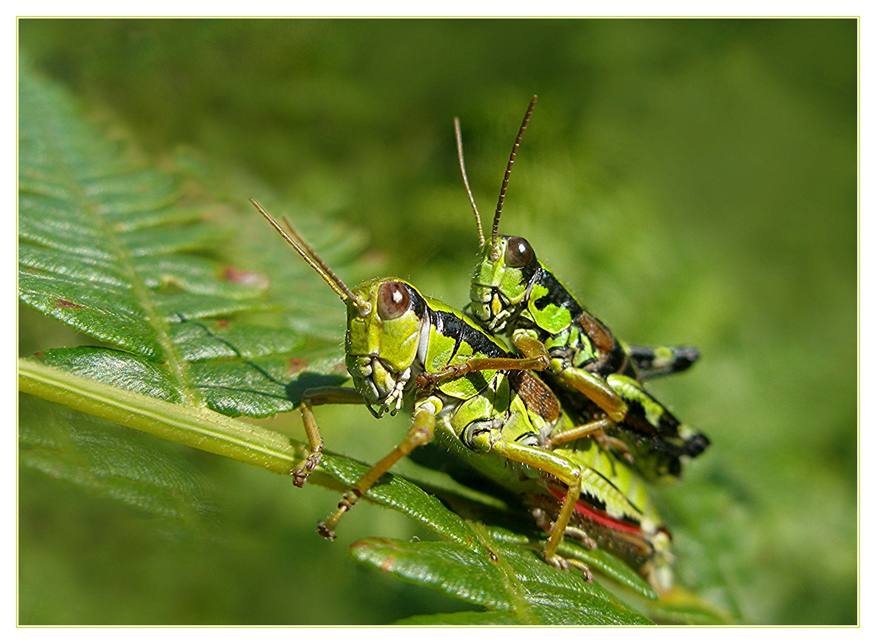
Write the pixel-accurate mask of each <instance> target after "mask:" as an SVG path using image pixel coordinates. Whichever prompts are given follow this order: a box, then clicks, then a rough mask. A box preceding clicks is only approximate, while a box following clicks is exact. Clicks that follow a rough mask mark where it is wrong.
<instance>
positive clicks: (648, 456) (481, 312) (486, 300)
mask: <svg viewBox="0 0 876 644" xmlns="http://www.w3.org/2000/svg"><path fill="white" fill-rule="evenodd" d="M535 101H536V97H533V99H532V102H531V103H530V105H529V109H528V110H527V112H526V116H525V117H524V119H523V124H522V125H521V127H520V130H519V132H518V134H517V138H516V140H515V142H514V146H513V148H512V150H511V157H510V159H509V161H508V165H507V168H506V171H505V177H504V180H503V182H502V188H501V191H500V194H499V203H498V206H497V207H496V215H495V217H494V219H493V229H492V236H491V238H490V240H489V243H488V242H487V240H486V239H485V238H484V233H483V229H482V227H481V220H480V214H479V213H478V209H477V206H476V205H475V201H474V197H473V196H472V193H471V188H470V187H469V184H468V178H467V176H466V172H465V162H464V160H463V153H462V137H461V134H460V128H459V120H458V119H457V120H456V122H455V125H456V139H457V150H458V153H459V164H460V169H461V172H462V177H463V181H464V183H465V187H466V191H467V192H468V196H469V199H470V201H471V204H472V208H473V210H474V213H475V217H476V220H477V227H478V237H479V241H480V248H481V257H480V260H479V263H478V265H477V267H476V268H475V271H474V274H473V276H472V283H471V294H470V299H471V305H470V307H471V309H470V310H471V313H472V316H473V317H474V318H475V320H476V321H477V322H478V323H479V324H481V325H482V326H483V327H484V328H485V329H486V330H487V331H489V332H490V333H498V334H503V333H504V334H507V335H508V336H510V340H511V343H512V344H513V345H514V346H515V347H516V348H517V349H518V351H519V352H520V353H521V354H522V355H523V356H526V357H529V358H535V357H540V358H542V359H543V360H546V361H547V362H548V372H547V374H546V380H547V381H548V382H549V383H550V384H551V385H553V386H555V387H556V388H557V389H558V390H562V391H565V392H566V393H567V394H569V395H567V404H568V405H570V406H572V407H574V408H576V409H578V410H579V411H580V412H582V413H583V414H584V415H585V416H587V417H590V418H592V419H593V420H591V421H590V422H589V423H587V424H584V425H581V426H579V427H576V428H574V429H571V430H566V431H561V432H556V433H554V434H553V435H552V436H551V439H550V440H551V443H552V444H553V445H561V444H564V443H567V442H570V441H575V440H577V439H579V438H581V437H584V436H593V437H594V438H596V439H597V440H599V441H600V442H601V443H602V444H603V445H604V446H606V447H611V448H612V449H614V450H615V451H616V452H618V453H620V454H621V455H623V456H624V457H625V458H627V459H628V460H630V461H631V462H633V463H634V464H635V465H636V467H637V469H638V470H639V471H640V473H641V474H643V475H644V476H645V477H646V478H661V477H666V476H669V477H674V476H678V475H679V474H680V472H681V459H682V457H693V456H696V455H698V454H700V453H701V452H702V451H703V450H704V449H705V448H706V447H707V446H708V444H709V441H708V439H707V438H706V437H705V435H703V434H702V433H700V432H697V431H695V430H693V429H691V428H690V427H689V426H687V425H685V424H682V423H680V422H679V421H678V419H676V418H675V416H673V415H672V414H671V413H670V412H669V411H668V410H667V409H666V408H665V407H664V406H663V405H662V404H661V403H660V402H659V401H658V400H657V399H655V398H654V397H653V396H651V395H650V394H649V393H648V392H646V391H645V389H644V388H643V386H642V383H641V380H644V379H647V378H653V377H657V376H662V375H668V374H671V373H675V372H678V371H682V370H683V369H686V368H687V367H689V366H690V365H691V364H693V362H694V361H695V360H696V359H697V357H698V355H699V354H698V353H697V351H696V349H694V348H693V347H656V348H651V347H639V346H632V347H628V346H627V345H626V344H624V343H623V342H622V341H621V340H620V339H618V338H617V337H616V336H615V335H614V334H613V333H612V332H611V331H610V330H609V328H608V327H607V326H606V325H605V324H604V323H603V322H601V321H600V320H599V319H598V318H596V316H594V315H593V314H592V313H590V311H588V310H587V309H586V308H585V307H584V306H582V305H581V304H580V303H579V302H578V300H577V299H576V298H575V297H574V296H573V295H572V294H571V293H570V292H569V290H568V289H566V288H565V287H564V286H563V285H562V284H561V283H560V281H559V280H558V279H557V278H556V276H555V275H554V274H553V273H552V272H551V271H550V270H549V269H548V268H547V267H546V266H544V264H542V263H541V262H540V261H539V260H538V258H537V257H536V254H535V251H534V250H533V248H532V246H531V245H530V244H529V242H528V241H526V240H525V239H524V238H523V237H509V236H506V235H499V218H500V216H501V213H502V205H503V203H504V199H505V192H506V190H507V187H508V179H509V177H510V174H511V168H512V166H513V164H514V158H515V156H516V153H517V148H518V147H519V145H520V141H521V139H522V137H523V132H524V131H525V130H526V126H527V124H528V122H529V118H530V116H531V114H532V110H533V107H534V106H535ZM470 366H471V367H472V369H474V368H477V365H470ZM465 370H467V366H462V365H458V366H456V367H455V370H454V372H453V373H454V374H458V373H462V372H463V371H465ZM451 375H452V374H450V373H436V374H425V375H422V376H421V377H420V379H419V381H418V382H419V384H420V385H421V386H424V387H428V386H432V385H434V384H436V383H437V382H439V381H440V379H441V378H443V377H450V376H451Z"/></svg>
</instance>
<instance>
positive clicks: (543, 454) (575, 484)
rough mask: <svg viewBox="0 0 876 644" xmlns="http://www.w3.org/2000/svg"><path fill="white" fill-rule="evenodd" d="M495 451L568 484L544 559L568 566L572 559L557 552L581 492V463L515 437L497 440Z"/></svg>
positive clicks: (555, 564)
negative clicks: (524, 442) (522, 443)
mask: <svg viewBox="0 0 876 644" xmlns="http://www.w3.org/2000/svg"><path fill="white" fill-rule="evenodd" d="M492 451H493V452H495V453H496V454H498V455H499V456H503V457H505V458H507V459H509V460H512V461H516V462H518V463H523V464H524V465H529V466H530V467H534V468H536V469H538V470H540V471H542V472H544V473H545V474H548V475H550V476H553V477H554V478H556V479H559V480H560V481H561V482H562V483H564V484H565V485H566V486H567V489H566V497H565V499H564V500H563V505H562V507H561V508H560V513H559V515H557V519H556V521H554V523H553V527H551V530H550V536H549V537H548V542H547V545H546V546H545V549H544V559H545V561H547V562H548V563H549V564H551V565H553V566H556V567H557V568H562V569H564V570H565V569H568V567H569V562H567V561H566V560H565V559H563V558H562V557H560V556H558V555H557V547H559V545H560V542H561V541H562V540H563V534H564V533H565V531H566V528H567V527H568V526H569V521H570V520H571V519H572V514H573V513H574V512H575V504H576V503H577V502H578V497H580V496H581V476H582V474H581V467H580V466H578V465H576V464H574V463H573V462H571V461H570V460H568V459H567V458H565V457H563V456H561V455H559V454H556V453H555V452H548V451H545V450H543V449H539V448H537V447H530V446H528V445H521V444H519V443H515V442H512V441H498V442H496V443H494V444H493V446H492Z"/></svg>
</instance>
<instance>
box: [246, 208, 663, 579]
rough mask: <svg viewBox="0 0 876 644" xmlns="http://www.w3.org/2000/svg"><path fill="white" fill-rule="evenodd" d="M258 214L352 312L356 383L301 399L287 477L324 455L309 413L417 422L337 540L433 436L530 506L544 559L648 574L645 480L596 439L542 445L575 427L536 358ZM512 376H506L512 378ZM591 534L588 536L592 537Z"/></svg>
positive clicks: (347, 497)
mask: <svg viewBox="0 0 876 644" xmlns="http://www.w3.org/2000/svg"><path fill="white" fill-rule="evenodd" d="M252 203H253V205H254V206H255V207H256V209H258V210H259V212H261V214H262V215H263V216H264V217H265V219H267V220H268V222H269V223H270V224H271V225H272V226H273V227H274V228H275V229H276V230H277V232H279V233H280V234H281V235H282V236H283V237H284V239H285V240H286V241H287V242H288V243H289V244H290V245H291V246H292V247H293V248H294V249H295V250H296V251H297V252H298V254H299V255H301V257H302V258H303V259H304V260H305V261H306V262H307V263H308V264H309V265H310V266H311V267H312V268H313V269H314V270H315V271H316V272H317V273H318V274H319V275H320V276H321V277H322V279H323V280H324V281H325V282H326V283H327V284H328V285H329V286H330V287H331V288H332V290H333V291H334V292H335V293H336V294H337V295H338V297H339V298H340V299H341V301H343V302H344V304H345V305H346V309H347V332H346V338H345V342H344V345H345V362H346V367H347V370H348V371H349V373H350V376H351V377H352V379H353V384H354V387H353V388H346V387H317V388H312V389H308V390H306V391H305V392H304V393H303V395H302V402H301V414H302V421H303V424H304V429H305V433H306V435H307V437H308V442H309V446H310V451H309V453H308V455H307V457H306V458H305V459H304V460H303V461H302V462H301V463H300V464H299V465H298V466H297V467H296V468H295V470H294V471H293V472H292V475H293V478H294V483H295V484H296V485H297V486H299V487H301V486H303V485H304V484H305V482H306V480H307V477H308V475H309V474H310V472H311V471H313V469H314V468H315V467H316V466H317V465H318V464H319V462H320V460H321V458H322V450H323V441H322V438H321V436H320V433H319V428H318V426H317V423H316V420H315V418H314V415H313V407H315V406H318V405H325V404H351V403H356V404H365V405H366V406H367V407H368V409H369V410H370V411H371V413H372V414H373V415H374V416H375V417H378V418H379V417H382V416H383V415H384V414H386V413H389V414H391V415H392V414H395V413H397V412H398V411H400V410H404V411H406V412H408V413H410V414H411V415H412V423H411V426H410V428H409V430H408V433H407V435H406V437H405V438H404V440H402V441H401V442H400V443H399V444H398V445H397V446H396V447H395V448H394V449H393V450H392V451H391V452H390V453H389V454H387V455H386V456H385V457H384V458H382V459H381V460H380V461H378V462H377V463H376V464H375V465H374V466H373V467H371V468H370V469H369V470H368V471H367V472H366V473H365V474H364V475H363V476H362V477H361V478H360V479H359V480H358V481H357V482H356V483H355V484H354V485H353V487H352V488H351V489H350V490H348V491H347V492H346V493H344V495H343V498H342V499H341V501H340V503H339V504H338V509H337V511H335V512H334V513H333V514H332V515H331V516H329V517H328V518H327V519H326V520H325V521H322V522H320V523H319V525H318V531H319V533H320V534H321V535H322V536H324V537H326V538H328V539H333V538H334V537H335V527H336V526H337V524H338V522H339V521H340V519H341V518H342V517H343V515H344V514H346V513H347V512H349V511H350V509H351V508H352V507H353V506H354V505H355V504H356V502H357V501H358V500H359V499H360V498H361V497H362V495H363V494H365V493H366V492H367V491H368V490H369V488H371V487H372V486H373V485H374V484H375V483H376V482H377V481H378V479H379V478H380V477H381V476H382V475H383V474H384V473H386V472H387V471H389V470H390V469H391V468H392V467H393V465H394V464H395V463H396V462H398V461H399V460H400V459H401V458H403V457H404V456H406V455H408V454H410V453H411V452H412V451H413V450H415V449H416V448H417V447H420V446H423V445H426V444H428V443H430V442H431V441H433V440H434V441H435V443H436V444H438V445H441V446H443V447H444V448H446V449H447V450H449V451H450V452H451V453H452V454H454V455H455V456H456V457H458V458H459V459H461V460H462V461H463V462H464V463H465V464H466V465H467V466H469V467H471V468H473V469H474V470H475V471H477V472H478V473H480V474H481V475H482V476H484V477H486V478H487V479H489V480H490V481H492V482H495V483H497V484H499V485H500V486H502V487H504V488H505V489H506V490H508V491H509V492H510V493H511V494H513V495H517V496H518V497H519V498H522V499H524V501H525V502H526V503H527V504H528V505H529V506H530V507H531V508H532V509H533V510H534V513H535V514H536V517H537V519H538V524H539V525H540V526H541V527H543V528H544V529H545V530H546V531H547V532H548V533H549V536H548V540H547V544H546V546H545V549H544V559H545V561H547V562H548V563H550V564H552V565H554V566H557V567H560V568H563V569H568V568H569V567H570V566H571V567H575V568H577V569H579V570H581V572H582V573H584V574H585V576H587V577H588V578H589V579H592V576H591V575H590V572H589V570H588V569H587V566H586V564H584V563H583V562H580V561H577V560H573V559H564V558H562V557H560V556H559V555H558V554H557V547H558V546H559V544H560V542H561V541H562V539H563V537H564V535H566V534H569V535H572V536H575V537H576V538H579V539H581V540H582V541H583V542H584V543H585V544H586V545H588V546H591V547H592V546H597V545H599V546H602V547H605V548H608V549H612V550H614V551H615V552H617V553H618V554H620V555H621V556H622V557H624V558H625V559H627V561H630V562H631V563H633V564H634V565H635V566H636V567H637V568H638V569H639V570H640V572H642V574H643V575H649V574H650V573H649V570H651V569H653V568H654V566H655V565H657V566H660V565H661V562H663V561H664V560H668V558H669V554H668V544H669V537H668V533H667V532H666V531H665V530H664V529H663V528H661V527H660V523H659V519H658V517H657V515H656V513H655V511H654V509H653V507H652V505H651V502H650V500H649V498H648V495H647V492H646V490H645V486H644V484H643V483H642V482H641V480H640V479H639V478H638V477H637V476H636V475H635V474H634V473H633V472H632V471H631V469H630V468H629V467H627V466H626V465H625V464H624V463H621V462H618V461H617V460H616V459H614V458H613V457H611V456H610V455H609V454H608V453H607V452H605V451H604V450H603V449H602V448H601V447H599V446H598V445H596V444H595V443H593V442H592V441H591V442H590V444H589V445H588V446H584V445H576V446H575V449H556V450H550V449H546V448H545V446H546V445H547V444H548V437H549V436H550V435H552V434H553V433H555V432H556V431H558V430H561V429H562V428H563V427H567V428H572V427H574V426H575V424H576V423H575V422H574V421H573V419H572V417H571V416H569V415H568V414H567V413H566V412H564V411H563V410H562V408H561V407H560V403H559V401H558V400H557V398H556V397H555V396H554V395H553V393H552V392H551V390H550V389H549V388H548V387H547V386H546V385H544V384H543V383H542V382H541V380H539V379H538V378H537V377H535V376H533V375H532V374H531V373H530V372H529V371H526V370H527V369H530V368H532V367H539V366H543V362H544V360H543V358H541V357H537V358H519V357H517V356H514V355H512V354H510V353H509V352H508V351H507V350H506V349H505V348H504V346H503V345H502V344H501V343H500V342H499V341H497V340H496V339H494V338H492V337H490V336H489V335H488V334H487V333H485V332H484V331H483V330H482V329H481V328H480V327H479V326H477V325H476V324H475V323H474V321H472V320H471V319H470V318H468V317H466V316H465V315H464V314H462V313H460V312H457V311H455V310H454V309H452V308H450V307H448V306H447V305H445V304H442V303H441V302H438V301H437V300H434V299H430V298H426V297H424V296H423V295H421V294H420V293H419V291H417V290H416V289H415V288H414V287H413V286H412V285H411V284H409V283H408V282H406V281H404V280H401V279H397V278H382V279H372V280H369V281H366V282H364V283H363V284H360V285H359V286H357V287H355V288H353V289H350V288H348V287H347V286H346V285H345V284H344V283H343V282H342V281H341V279H340V278H339V277H338V276H337V275H336V274H335V273H334V272H333V271H332V270H331V269H330V268H329V267H328V266H327V265H326V264H325V262H323V261H322V259H320V258H319V256H318V255H317V253H316V252H315V251H314V250H313V248H311V247H310V246H309V245H308V244H307V243H306V242H305V241H304V240H303V239H302V238H301V237H300V235H298V233H297V232H295V230H294V228H292V226H291V225H290V223H289V222H288V221H287V220H285V219H284V223H285V225H286V228H285V229H284V228H283V227H282V226H281V225H280V224H279V223H278V222H277V221H276V220H274V219H273V218H272V217H271V215H269V214H268V213H267V212H266V211H265V210H264V209H263V208H262V207H261V205H259V204H258V203H257V202H256V201H254V200H253V201H252ZM457 363H465V364H474V365H475V366H477V367H478V368H477V369H476V370H475V371H473V372H472V373H467V374H462V375H459V376H457V377H447V378H443V379H442V382H441V383H440V384H438V385H436V386H435V387H432V388H429V389H423V388H421V387H419V386H417V385H416V384H415V381H416V379H417V377H418V376H420V375H423V374H425V373H430V372H444V371H446V370H447V369H451V368H452V367H453V365H454V364H457ZM509 370H510V371H509ZM591 532H592V533H593V535H594V536H593V537H590V536H589V533H591Z"/></svg>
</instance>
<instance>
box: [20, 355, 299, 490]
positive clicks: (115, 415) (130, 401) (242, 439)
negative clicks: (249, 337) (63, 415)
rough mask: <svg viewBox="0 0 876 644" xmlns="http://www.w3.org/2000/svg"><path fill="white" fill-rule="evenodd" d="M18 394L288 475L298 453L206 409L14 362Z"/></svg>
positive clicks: (275, 437)
mask: <svg viewBox="0 0 876 644" xmlns="http://www.w3.org/2000/svg"><path fill="white" fill-rule="evenodd" d="M18 388H19V391H21V392H24V393H27V394H31V395H33V396H37V397H38V398H42V399H44V400H49V401H52V402H56V403H60V404H62V405H66V406H67V407H71V408H73V409H77V410H79V411H82V412H85V413H87V414H91V415H93V416H98V417H100V418H105V419H107V420H110V421H113V422H115V423H118V424H120V425H124V426H125V427H130V428H132V429H137V430H140V431H143V432H147V433H149V434H153V435H155V436H159V437H160V438H164V439H167V440H170V441H173V442H175V443H180V444H181V445H188V446H189V447H195V448H197V449H200V450H204V451H206V452H210V453H212V454H218V455H220V456H227V457H228V458H233V459H235V460H238V461H242V462H244V463H249V464H251V465H257V466H258V467H264V468H265V469H268V470H271V471H272V472H277V473H278V474H289V473H290V471H291V470H292V468H294V467H295V465H296V464H297V463H298V462H299V461H300V460H301V459H302V458H303V457H304V450H303V448H301V447H298V446H297V445H295V444H293V443H292V442H291V441H290V440H289V438H288V437H286V436H284V435H282V434H280V433H278V432H274V431H271V430H269V429H265V428H263V427H258V426H256V425H249V424H247V423H243V422H241V421H238V420H234V419H233V418H229V417H227V416H222V415H221V414H217V413H215V412H213V411H210V410H209V409H206V408H195V407H186V406H184V405H178V404H172V403H168V402H164V401H162V400H158V399H156V398H151V397H149V396H143V395H141V394H137V393H134V392H131V391H126V390H124V389H119V388H117V387H111V386H109V385H105V384H102V383H99V382H96V381H94V380H89V379H87V378H82V377H80V376H74V375H72V374H69V373H66V372H64V371H60V370H58V369H55V368H53V367H48V366H46V365H44V364H41V363H39V362H36V361H34V360H28V359H25V358H20V359H19V360H18Z"/></svg>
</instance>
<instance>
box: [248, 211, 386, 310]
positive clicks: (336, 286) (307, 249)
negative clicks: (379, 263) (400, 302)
mask: <svg viewBox="0 0 876 644" xmlns="http://www.w3.org/2000/svg"><path fill="white" fill-rule="evenodd" d="M249 201H250V203H252V205H253V206H255V208H256V210H258V211H259V212H260V213H262V216H263V217H264V218H265V219H267V220H268V223H269V224H271V226H273V227H274V229H275V230H276V231H277V232H278V233H280V235H281V236H282V237H283V239H285V240H286V242H288V244H289V245H290V246H291V247H292V248H294V249H295V250H296V251H297V253H298V254H299V255H301V257H302V259H304V261H305V262H307V263H308V264H310V267H311V268H312V269H313V270H315V271H316V272H317V273H319V276H320V277H322V279H323V280H324V281H325V283H326V284H328V285H329V287H331V289H332V290H333V291H334V292H335V293H336V294H337V296H338V297H339V298H341V300H342V301H343V302H346V301H347V300H351V301H352V302H353V303H354V304H355V305H356V308H357V309H359V313H360V314H361V315H362V316H365V315H368V313H369V312H370V311H371V305H369V304H368V302H365V301H363V300H362V299H361V298H358V297H356V296H355V295H354V294H353V291H351V290H350V289H349V288H348V287H347V285H346V284H344V282H343V280H341V278H340V277H338V276H337V275H336V274H335V272H334V271H333V270H332V269H331V268H329V267H328V265H327V264H326V263H325V262H324V261H323V260H322V258H321V257H320V256H319V255H318V254H317V252H316V251H315V250H314V249H313V247H312V246H310V244H308V243H307V242H306V241H304V239H303V238H302V237H301V235H300V234H299V233H298V231H296V230H295V228H294V227H293V226H292V224H291V223H289V220H288V219H286V218H285V217H283V223H284V224H286V228H287V229H288V232H287V231H286V230H283V227H282V226H281V225H280V224H279V223H278V222H277V220H276V219H274V218H273V217H271V215H269V214H268V211H266V210H265V209H264V208H262V206H261V204H260V203H259V202H258V201H256V200H255V199H250V200H249Z"/></svg>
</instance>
